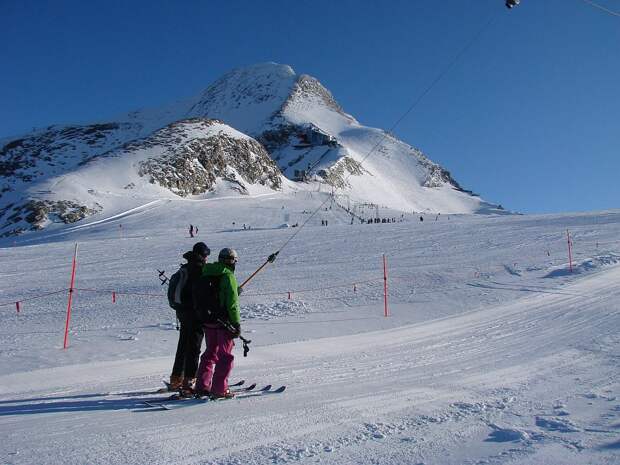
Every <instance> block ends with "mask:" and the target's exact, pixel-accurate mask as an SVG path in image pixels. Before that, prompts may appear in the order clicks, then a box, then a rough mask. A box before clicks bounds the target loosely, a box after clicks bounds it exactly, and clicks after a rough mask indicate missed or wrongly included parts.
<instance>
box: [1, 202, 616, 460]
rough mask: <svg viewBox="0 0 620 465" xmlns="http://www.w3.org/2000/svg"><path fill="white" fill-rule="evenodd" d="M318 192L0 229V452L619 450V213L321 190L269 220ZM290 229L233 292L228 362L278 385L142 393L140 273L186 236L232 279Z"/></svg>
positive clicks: (149, 289)
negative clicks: (391, 202)
mask: <svg viewBox="0 0 620 465" xmlns="http://www.w3.org/2000/svg"><path fill="white" fill-rule="evenodd" d="M325 196H326V194H325V193H320V192H307V191H301V190H299V191H292V192H289V193H287V192H274V191H271V190H267V191H266V192H264V193H262V194H260V195H246V196H243V197H242V198H238V197H236V198H223V197H221V196H220V197H215V198H209V199H187V198H185V199H181V198H178V197H175V196H170V197H169V198H166V199H162V200H158V201H154V202H151V203H149V204H147V205H143V206H142V207H140V208H135V209H128V210H127V211H125V212H119V213H118V215H117V216H115V217H110V218H107V219H105V220H103V221H101V220H96V219H95V218H90V219H87V220H86V221H85V222H84V223H83V224H78V225H74V226H64V227H62V228H56V229H55V230H54V229H48V230H45V231H42V232H40V233H38V234H36V235H25V236H21V237H18V238H5V239H2V241H3V242H0V245H3V247H2V248H0V277H1V278H2V279H1V280H0V304H2V306H0V310H1V312H0V346H1V347H2V350H0V362H1V363H0V432H1V433H2V437H3V439H4V440H3V447H2V450H1V451H0V462H2V463H6V464H12V465H19V464H32V463H37V464H63V465H66V464H84V463H89V464H123V465H132V464H142V463H150V464H168V463H181V464H231V465H232V464H250V465H252V464H265V463H272V464H285V463H289V464H290V463H294V464H309V463H328V464H343V463H381V464H387V465H395V464H426V465H440V464H441V465H450V464H454V465H456V464H520V465H525V464H528V465H534V464H536V465H538V464H554V465H560V464H563V465H564V464H571V465H580V464H597V465H611V464H616V463H618V460H619V459H620V455H619V454H620V452H619V451H620V449H619V439H620V436H619V429H618V425H619V424H620V401H619V399H620V384H619V379H618V374H619V367H620V361H619V359H618V353H620V350H619V349H620V339H619V338H618V329H619V328H620V304H619V302H620V288H619V287H618V282H619V281H618V280H619V279H620V242H619V241H618V237H620V212H618V211H610V212H599V213H584V214H562V215H543V216H520V215H505V216H496V215H445V214H442V215H425V214H423V218H424V221H423V222H421V221H419V218H418V217H419V214H416V215H415V216H414V215H411V214H410V213H409V214H405V215H404V216H403V217H402V218H400V216H398V219H399V220H400V219H402V221H400V222H399V221H397V222H395V223H382V224H360V223H358V222H354V224H351V223H350V216H349V214H348V213H347V212H346V211H344V210H343V209H342V208H340V207H338V206H337V205H336V204H333V205H332V204H331V203H327V204H326V205H331V207H332V208H329V206H328V207H327V210H325V209H323V210H321V211H320V212H319V213H317V214H316V215H315V216H314V217H312V219H310V221H309V222H308V223H307V225H306V226H305V227H304V228H303V229H301V230H298V229H295V228H283V227H281V226H282V223H284V222H285V218H287V219H288V222H289V223H290V224H295V223H303V222H304V221H305V220H306V219H308V217H309V212H310V211H313V210H314V209H315V208H316V207H318V206H319V205H320V204H321V203H322V202H324V201H325V199H327V197H325ZM380 212H381V215H384V216H386V217H390V216H396V215H398V213H397V212H396V211H394V210H392V211H389V210H386V209H381V210H380ZM325 221H328V224H329V225H328V226H322V224H321V223H324V222H325ZM190 222H191V223H192V224H194V225H195V226H196V225H197V226H198V227H199V230H200V232H199V235H198V237H197V238H194V239H192V238H189V237H188V234H187V226H188V223H190ZM567 229H568V230H569V231H570V234H571V237H572V242H573V271H574V272H573V273H570V272H569V271H568V259H567V250H566V245H567V244H566V230H567ZM296 231H300V232H299V234H298V235H297V236H296V237H295V238H294V239H293V240H292V241H291V242H290V243H288V244H287V246H286V247H285V248H284V249H283V250H282V252H281V253H280V255H279V257H278V259H277V260H276V262H275V263H274V264H273V265H269V266H268V267H267V268H266V269H264V270H263V271H262V272H261V273H260V274H259V275H257V277H256V278H255V279H254V280H253V281H251V282H250V284H249V285H248V286H247V287H246V289H245V291H244V293H243V294H242V295H241V303H242V317H243V322H242V327H243V330H244V335H245V336H246V337H248V338H250V339H252V344H251V347H252V349H251V351H250V353H249V355H248V357H247V358H244V357H243V356H242V351H241V347H240V346H238V347H237V348H236V349H235V355H236V360H235V364H236V365H235V368H234V370H233V374H232V378H233V381H234V380H238V379H246V380H247V382H248V383H249V382H257V383H259V384H260V385H263V384H267V383H272V384H274V385H280V384H285V385H287V390H286V391H285V392H284V393H283V394H280V395H271V396H269V395H267V396H256V397H248V398H240V399H235V400H232V401H226V402H219V403H207V404H202V405H192V404H191V403H189V404H185V405H181V406H180V407H179V408H178V409H174V410H170V411H165V410H162V409H161V408H157V407H149V406H147V405H146V404H145V403H144V402H145V401H149V400H155V399H157V398H161V394H152V392H153V391H154V390H155V389H156V388H158V387H159V386H161V382H160V380H161V379H162V378H166V377H167V376H168V375H169V372H170V369H171V365H172V359H173V353H174V350H175V347H176V340H177V337H178V333H177V332H176V331H175V330H174V316H173V312H172V311H171V309H169V308H168V307H167V302H166V299H165V297H164V295H163V289H162V287H161V286H160V285H159V280H158V275H157V270H158V269H160V270H161V269H164V270H166V272H167V273H170V272H172V271H173V270H174V269H175V268H176V266H178V263H179V262H180V261H181V258H180V257H181V254H182V253H183V252H184V251H186V250H188V249H189V248H191V246H192V244H193V243H194V241H196V240H204V241H206V242H207V243H208V244H209V246H210V247H211V248H212V249H213V250H215V251H217V250H218V249H219V248H221V247H225V246H233V247H235V248H236V249H237V250H238V251H239V253H240V261H239V263H238V267H237V271H236V274H237V275H238V276H239V277H240V278H245V277H247V276H249V274H250V273H251V272H252V271H254V270H255V269H256V268H257V267H258V266H259V265H260V264H262V263H263V261H264V260H265V258H266V257H267V256H268V255H269V254H270V253H272V252H274V251H275V250H278V249H279V248H280V247H281V246H282V245H283V244H285V243H286V242H287V241H288V240H289V239H290V238H291V235H292V234H293V233H294V232H296ZM14 241H15V243H14ZM75 241H78V242H79V253H78V267H77V279H76V287H77V289H78V290H77V291H76V293H75V295H74V308H73V315H72V320H71V332H70V334H69V341H70V347H69V349H67V350H65V351H63V350H62V349H61V347H62V342H63V340H62V339H63V330H64V323H65V310H66V304H67V291H66V288H67V286H68V283H69V274H70V269H71V255H72V252H73V248H74V242H75ZM384 253H385V255H386V257H387V263H388V291H389V298H388V303H389V309H390V316H389V317H387V318H386V317H385V316H383V311H384V309H383V269H382V255H383V254H384ZM112 292H115V302H113V298H112ZM289 293H290V298H289ZM33 297H37V298H36V299H33V300H29V299H31V298H33ZM17 301H19V302H21V304H20V312H19V313H17V311H16V306H15V302H17Z"/></svg>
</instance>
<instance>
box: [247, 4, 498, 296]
mask: <svg viewBox="0 0 620 465" xmlns="http://www.w3.org/2000/svg"><path fill="white" fill-rule="evenodd" d="M497 16H498V14H494V15H493V16H492V17H491V18H490V19H489V20H488V21H487V22H486V23H485V24H484V25H483V26H482V27H481V28H480V29H479V30H478V31H477V32H476V33H475V34H474V35H473V36H472V38H471V39H470V40H469V41H467V42H466V43H465V45H464V46H463V47H462V48H461V49H460V50H459V52H458V53H457V54H456V55H455V56H454V58H453V59H452V60H451V61H450V62H449V63H448V64H447V66H445V67H444V68H443V69H442V70H441V72H440V73H439V74H438V75H437V77H436V78H435V79H434V80H433V81H431V83H430V84H429V85H428V86H427V87H426V88H425V89H424V90H423V91H422V93H421V94H420V95H419V96H418V97H417V98H416V99H415V100H414V101H413V103H412V104H411V105H410V106H409V108H407V111H405V112H404V113H403V114H402V115H401V116H400V117H399V118H398V119H397V120H396V122H395V123H394V124H393V125H392V127H391V128H390V129H389V131H387V132H384V134H383V136H382V137H381V138H380V139H379V141H378V142H377V143H376V144H375V145H374V146H373V147H372V148H371V149H370V151H369V152H368V153H367V154H366V155H365V156H364V158H362V160H361V161H360V162H359V163H360V164H362V163H364V162H365V161H366V160H367V159H368V158H369V157H370V156H371V155H372V154H373V153H374V152H375V151H376V150H377V148H378V147H380V146H381V144H382V143H383V141H385V140H386V139H387V137H388V135H389V134H390V133H392V132H393V131H394V129H396V127H398V125H400V123H402V122H403V120H404V119H405V118H406V117H407V116H408V115H409V114H410V113H411V112H412V111H413V110H414V109H415V108H416V107H417V106H418V105H419V104H420V102H421V101H422V100H423V99H424V97H426V95H428V94H429V93H430V91H431V90H433V88H435V86H436V85H437V84H439V82H440V81H441V80H442V79H443V78H444V77H445V76H446V75H447V74H448V72H450V70H452V68H453V67H454V66H455V65H456V63H457V62H458V61H459V60H460V59H461V57H462V56H463V55H464V54H465V53H466V52H467V51H468V50H469V49H470V48H471V47H472V46H473V45H474V43H475V42H476V41H477V40H478V39H479V38H480V36H481V35H482V34H483V33H484V32H485V31H486V30H487V29H489V28H490V27H491V25H492V24H493V23H494V22H495V20H496V18H497ZM351 176H352V173H349V175H348V176H346V177H345V178H344V181H343V182H344V183H346V182H347V180H348V179H349V178H350V177H351ZM330 199H331V196H330V195H329V194H327V196H326V198H325V200H324V201H323V202H322V203H321V204H320V205H319V206H318V207H317V208H316V209H315V210H314V211H313V212H312V214H311V215H310V216H309V217H308V218H306V220H305V221H304V222H303V223H302V224H301V226H299V228H297V231H295V232H294V233H293V234H292V235H291V236H290V237H289V238H288V239H287V240H286V241H285V242H284V243H283V244H282V246H280V248H279V249H278V250H277V251H276V252H274V253H273V254H271V255H270V256H269V258H268V259H267V260H266V261H265V263H263V264H262V265H261V266H260V267H259V268H258V269H257V270H256V271H255V272H254V273H252V275H250V277H249V278H247V279H246V280H245V281H244V282H243V283H242V284H241V286H240V287H241V288H243V287H244V286H245V285H246V284H247V283H248V282H249V281H250V280H251V279H252V278H254V276H255V275H256V274H257V273H258V272H259V271H260V270H262V269H263V268H264V267H265V266H266V265H267V264H268V263H273V262H274V261H275V259H276V257H277V256H278V254H279V253H280V252H281V251H282V250H283V249H284V248H285V247H286V246H287V245H288V244H289V243H290V242H291V241H292V240H293V239H295V237H297V235H298V234H299V233H300V232H301V231H302V229H303V228H304V227H305V226H306V224H308V222H309V221H310V220H311V219H312V218H313V217H314V216H315V215H316V214H317V213H318V212H319V211H320V210H321V208H323V205H325V204H326V203H327V202H328V201H329V200H330Z"/></svg>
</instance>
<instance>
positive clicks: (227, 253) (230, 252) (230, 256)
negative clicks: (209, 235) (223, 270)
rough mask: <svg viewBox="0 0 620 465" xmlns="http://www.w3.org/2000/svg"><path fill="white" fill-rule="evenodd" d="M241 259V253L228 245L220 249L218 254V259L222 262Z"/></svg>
mask: <svg viewBox="0 0 620 465" xmlns="http://www.w3.org/2000/svg"><path fill="white" fill-rule="evenodd" d="M238 260H239V255H238V254H237V251H236V250H235V249H229V248H228V247H225V248H223V249H222V250H220V253H219V255H218V256H217V261H218V262H222V263H237V261H238Z"/></svg>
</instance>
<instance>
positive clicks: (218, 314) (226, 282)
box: [196, 248, 241, 398]
mask: <svg viewBox="0 0 620 465" xmlns="http://www.w3.org/2000/svg"><path fill="white" fill-rule="evenodd" d="M237 260H238V255H237V252H236V251H235V250H233V249H229V248H225V249H222V250H221V251H220V253H219V255H218V261H217V263H207V264H206V265H205V266H204V267H203V269H202V278H201V282H202V283H204V284H201V287H203V286H204V287H206V286H207V285H209V287H210V291H209V292H210V293H211V295H212V296H213V297H212V299H213V305H212V308H213V309H212V310H209V311H208V312H207V314H206V315H203V322H204V324H203V329H204V334H205V338H206V340H207V348H206V349H205V351H204V353H203V354H202V356H201V358H200V365H199V367H198V373H197V380H196V394H197V395H199V396H205V395H208V396H210V397H212V398H231V397H234V393H233V392H231V391H230V389H228V376H229V375H230V372H231V371H232V367H233V361H234V359H235V357H234V356H233V354H232V350H233V347H234V345H235V344H234V341H233V340H234V339H235V338H237V337H239V336H240V335H241V326H240V322H241V317H240V315H239V293H238V285H237V280H236V278H235V275H234V272H235V265H236V263H237ZM202 290H204V289H202Z"/></svg>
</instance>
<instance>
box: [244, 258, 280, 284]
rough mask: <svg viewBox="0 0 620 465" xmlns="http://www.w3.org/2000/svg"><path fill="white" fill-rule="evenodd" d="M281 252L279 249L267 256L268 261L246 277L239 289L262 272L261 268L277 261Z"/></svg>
mask: <svg viewBox="0 0 620 465" xmlns="http://www.w3.org/2000/svg"><path fill="white" fill-rule="evenodd" d="M279 253H280V251H279V250H278V251H277V252H274V253H272V254H271V255H269V257H268V258H267V261H265V263H263V264H262V265H261V266H259V267H258V269H257V270H256V271H255V272H254V273H252V274H251V275H250V277H249V278H248V279H246V280H245V281H243V282H242V283H241V286H239V289H243V286H245V285H246V284H247V283H248V282H249V281H250V280H251V279H252V278H253V277H254V276H256V275H257V274H258V273H259V272H260V270H262V269H263V268H265V267H266V266H267V264H268V263H273V262H275V261H276V257H277V256H278V254H279Z"/></svg>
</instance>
